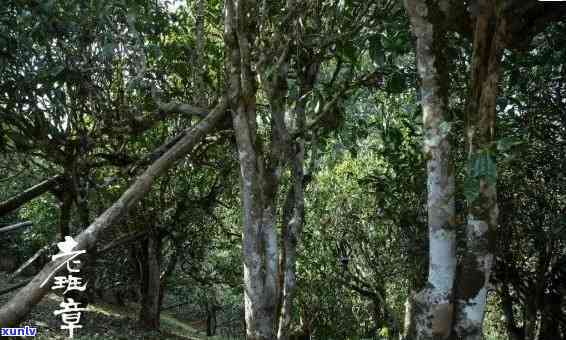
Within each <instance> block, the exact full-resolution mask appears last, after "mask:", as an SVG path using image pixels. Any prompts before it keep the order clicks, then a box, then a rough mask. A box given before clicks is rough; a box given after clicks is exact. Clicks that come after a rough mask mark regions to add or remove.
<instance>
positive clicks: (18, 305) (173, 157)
mask: <svg viewBox="0 0 566 340" xmlns="http://www.w3.org/2000/svg"><path fill="white" fill-rule="evenodd" d="M225 110H226V102H225V101H224V98H222V99H221V101H220V103H219V104H218V105H216V107H215V108H214V110H213V111H212V112H211V113H210V114H209V115H208V116H207V117H206V118H204V119H203V120H202V121H201V122H200V123H199V124H197V125H196V126H194V127H193V128H191V129H190V130H189V131H188V132H187V134H186V135H185V136H184V137H183V138H182V139H181V140H179V142H177V143H176V144H175V145H174V146H173V147H171V148H170V149H169V150H167V152H165V153H164V154H163V155H162V156H161V157H159V159H157V160H156V161H155V162H154V163H153V164H151V165H150V166H149V167H148V168H147V169H146V170H145V171H144V172H143V173H142V174H141V175H140V176H139V177H138V178H137V179H136V181H135V182H134V183H133V184H132V185H131V186H130V187H129V188H128V190H126V192H124V193H123V194H122V196H121V197H120V198H119V199H118V201H116V202H115V203H114V204H113V205H112V206H111V207H110V208H108V209H107V210H106V211H105V212H104V213H103V214H102V215H100V216H99V217H98V218H97V219H96V220H95V221H94V222H93V223H91V224H90V226H89V227H88V228H87V229H86V230H84V231H83V232H81V233H80V234H79V235H77V236H76V237H75V240H76V241H77V242H78V245H77V246H76V247H75V249H76V250H80V249H85V250H87V252H88V251H89V250H90V249H92V248H93V247H94V246H95V245H96V242H97V241H98V239H99V237H100V235H101V233H102V232H103V231H104V230H106V229H107V228H108V227H110V226H111V225H113V224H114V223H116V222H117V221H119V220H120V219H121V218H122V217H123V216H124V214H125V213H126V212H127V211H128V210H129V209H130V208H131V207H132V206H133V205H134V204H135V203H137V202H138V201H139V200H140V199H141V198H142V197H143V196H144V195H145V194H146V193H147V192H148V191H149V190H150V189H151V186H152V184H153V181H154V180H155V179H156V178H157V177H158V176H160V175H161V174H163V173H164V172H165V171H167V170H168V169H169V168H171V167H172V166H173V165H174V164H175V162H176V161H177V160H179V159H180V158H182V157H184V156H185V155H186V154H187V153H189V152H190V151H191V149H192V148H193V147H194V146H195V145H196V144H197V143H198V142H200V141H201V140H202V139H203V138H204V136H205V135H206V134H207V133H208V132H210V131H211V130H212V129H213V128H214V127H215V126H216V124H217V123H218V122H219V121H220V120H221V119H222V118H223V117H224V115H225ZM63 263H64V259H62V258H61V259H58V260H56V261H52V262H49V263H48V264H47V265H46V266H45V267H44V268H43V269H42V270H41V272H40V273H39V274H37V275H36V276H35V277H34V278H33V280H32V281H31V282H30V283H29V284H27V285H26V286H25V287H24V288H22V289H21V290H20V291H19V292H18V293H16V295H14V296H13V297H12V299H10V301H8V302H7V303H6V304H5V305H3V306H2V308H1V309H0V327H10V326H13V325H15V324H17V323H18V322H20V321H22V320H23V319H24V318H25V317H26V316H27V314H28V313H29V312H30V310H31V309H32V308H33V306H35V305H36V304H37V303H38V302H39V301H40V300H41V298H43V296H44V295H45V294H46V293H47V292H48V291H49V290H50V286H51V282H52V278H53V276H54V275H53V274H54V272H55V271H56V268H57V267H58V266H61V265H62V264H63ZM44 282H45V284H43V285H42V283H44Z"/></svg>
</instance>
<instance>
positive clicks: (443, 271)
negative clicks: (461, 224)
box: [428, 229, 456, 298]
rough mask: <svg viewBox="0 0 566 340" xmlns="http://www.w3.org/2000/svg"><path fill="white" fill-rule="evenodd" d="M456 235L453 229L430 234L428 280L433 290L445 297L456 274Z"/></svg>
mask: <svg viewBox="0 0 566 340" xmlns="http://www.w3.org/2000/svg"><path fill="white" fill-rule="evenodd" d="M455 244H456V235H455V233H454V232H453V231H447V230H444V229H440V230H437V231H435V232H433V233H431V235H430V266H429V275H428V282H430V283H431V284H432V285H433V286H434V291H435V292H437V293H438V294H439V295H444V296H442V298H446V297H447V296H446V295H448V294H449V292H450V291H452V286H453V284H454V278H455V275H456V247H455Z"/></svg>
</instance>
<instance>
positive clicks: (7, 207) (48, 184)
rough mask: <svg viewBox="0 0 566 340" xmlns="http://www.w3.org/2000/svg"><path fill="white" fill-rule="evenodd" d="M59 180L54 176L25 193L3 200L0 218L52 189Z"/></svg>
mask: <svg viewBox="0 0 566 340" xmlns="http://www.w3.org/2000/svg"><path fill="white" fill-rule="evenodd" d="M60 179H61V176H55V177H53V178H50V179H47V180H45V181H43V182H41V183H38V184H36V185H34V186H32V187H31V188H29V189H26V190H25V191H22V192H21V193H19V194H17V195H16V196H14V197H12V198H9V199H7V200H5V201H4V202H0V216H3V215H5V214H7V213H9V212H10V211H12V210H15V209H17V208H19V207H21V206H22V205H24V204H26V203H27V202H29V201H31V200H32V199H34V198H36V197H38V196H40V195H42V194H43V193H45V192H46V191H48V190H49V189H51V188H53V187H54V186H55V185H56V184H57V181H59V180H60Z"/></svg>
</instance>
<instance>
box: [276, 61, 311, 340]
mask: <svg viewBox="0 0 566 340" xmlns="http://www.w3.org/2000/svg"><path fill="white" fill-rule="evenodd" d="M303 70H304V72H301V74H300V79H299V80H300V82H301V84H300V93H299V98H302V99H300V100H299V102H297V103H296V105H295V122H296V124H295V125H296V127H295V128H296V131H298V132H299V134H300V135H301V136H302V135H303V134H304V133H305V131H304V130H305V128H306V126H305V125H306V116H305V108H306V101H307V95H308V93H309V92H310V91H311V90H312V88H313V86H314V82H315V80H316V77H317V75H318V70H319V63H318V62H312V63H310V62H305V66H304V68H303ZM285 76H286V74H285ZM282 80H284V81H286V79H282ZM279 88H282V87H281V86H279ZM282 114H284V112H283V113H282ZM282 124H283V125H282V126H280V129H281V130H282V131H281V132H280V133H281V134H283V138H281V142H286V143H288V147H287V153H288V155H287V158H288V160H287V161H288V163H290V164H291V174H292V182H291V183H292V187H291V188H290V189H289V192H288V195H287V199H286V202H285V207H284V211H283V227H282V238H283V240H282V243H283V246H282V249H281V253H282V254H281V271H280V276H281V278H280V280H281V281H280V284H281V292H280V294H281V295H280V301H279V304H280V311H279V312H280V313H279V320H278V331H277V338H278V339H279V340H287V339H289V333H290V326H291V317H292V311H293V310H292V307H293V298H294V296H295V290H296V285H297V282H296V263H297V244H298V242H299V239H300V236H301V233H302V229H303V224H304V214H305V199H304V190H305V180H304V161H305V142H304V140H303V137H299V138H298V139H297V141H295V142H293V141H291V140H290V137H289V136H288V130H287V128H286V127H285V125H284V122H282Z"/></svg>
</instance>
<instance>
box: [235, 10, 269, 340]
mask: <svg viewBox="0 0 566 340" xmlns="http://www.w3.org/2000/svg"><path fill="white" fill-rule="evenodd" d="M256 10H257V8H256V3H255V2H254V1H245V0H241V1H237V0H236V1H231V0H228V1H226V2H225V25H224V28H225V33H224V38H225V42H226V57H227V64H228V65H229V84H230V88H229V98H230V105H231V107H232V108H233V109H232V121H233V125H234V132H235V135H236V143H237V145H238V154H239V161H240V195H241V199H242V210H243V224H244V226H243V252H244V254H243V256H244V303H245V319H246V337H247V339H250V340H267V339H269V340H272V339H273V338H274V321H275V314H276V309H277V308H276V306H277V296H278V294H277V289H278V284H277V283H278V280H277V274H278V271H277V269H278V268H277V265H278V249H277V230H276V219H275V216H276V215H275V214H276V206H275V204H276V200H275V197H276V192H277V186H278V174H277V173H274V172H273V171H274V170H275V169H276V167H273V166H271V164H267V162H268V160H265V159H264V155H263V149H262V145H261V140H260V138H259V137H258V135H257V126H256V98H255V96H256V82H255V73H254V72H253V71H252V57H251V52H252V51H251V49H252V44H253V42H254V39H255V32H256V23H255V22H254V20H255V14H251V15H250V13H256Z"/></svg>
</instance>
